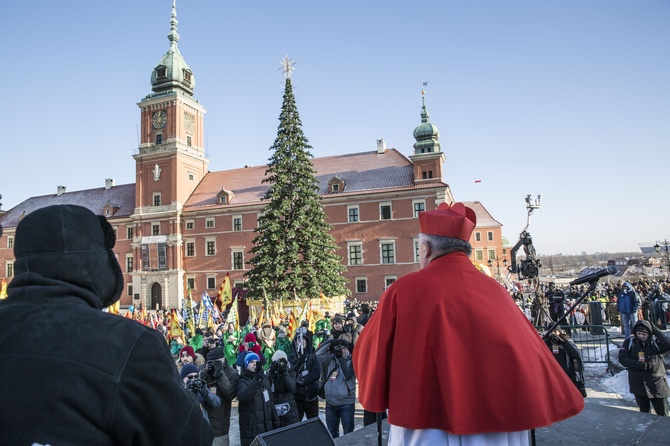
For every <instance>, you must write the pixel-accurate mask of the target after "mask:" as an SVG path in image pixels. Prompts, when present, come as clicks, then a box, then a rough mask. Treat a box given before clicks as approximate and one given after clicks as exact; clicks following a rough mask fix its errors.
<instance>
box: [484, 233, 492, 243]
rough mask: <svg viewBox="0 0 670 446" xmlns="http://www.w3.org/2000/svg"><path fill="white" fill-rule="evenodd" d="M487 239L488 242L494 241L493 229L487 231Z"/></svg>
mask: <svg viewBox="0 0 670 446" xmlns="http://www.w3.org/2000/svg"><path fill="white" fill-rule="evenodd" d="M486 241H487V242H492V241H493V231H486Z"/></svg>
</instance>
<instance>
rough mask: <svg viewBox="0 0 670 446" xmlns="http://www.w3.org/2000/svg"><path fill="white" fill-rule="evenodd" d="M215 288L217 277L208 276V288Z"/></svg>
mask: <svg viewBox="0 0 670 446" xmlns="http://www.w3.org/2000/svg"><path fill="white" fill-rule="evenodd" d="M214 288H216V277H214V276H207V289H208V290H213V289H214Z"/></svg>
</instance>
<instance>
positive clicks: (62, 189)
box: [56, 186, 67, 197]
mask: <svg viewBox="0 0 670 446" xmlns="http://www.w3.org/2000/svg"><path fill="white" fill-rule="evenodd" d="M66 190H67V186H56V196H57V197H60V196H61V195H63V194H64V193H65V191H66Z"/></svg>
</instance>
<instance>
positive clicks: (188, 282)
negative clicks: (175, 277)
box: [186, 274, 196, 292]
mask: <svg viewBox="0 0 670 446" xmlns="http://www.w3.org/2000/svg"><path fill="white" fill-rule="evenodd" d="M195 283H196V282H195V275H194V274H192V275H188V276H186V290H187V292H188V290H189V289H190V290H191V291H194V290H195ZM191 284H193V286H191Z"/></svg>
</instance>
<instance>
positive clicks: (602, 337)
mask: <svg viewBox="0 0 670 446" xmlns="http://www.w3.org/2000/svg"><path fill="white" fill-rule="evenodd" d="M535 328H536V329H537V330H538V331H539V332H540V336H542V335H544V330H546V329H547V327H535ZM561 329H562V330H565V331H566V333H568V335H569V336H570V339H571V340H572V342H574V343H575V345H576V346H577V349H578V350H579V354H580V355H581V357H582V362H583V363H584V364H587V363H592V364H607V370H606V371H607V372H610V374H611V375H612V376H614V369H613V368H612V361H611V357H610V334H609V332H608V331H607V329H606V328H605V326H604V325H561Z"/></svg>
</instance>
